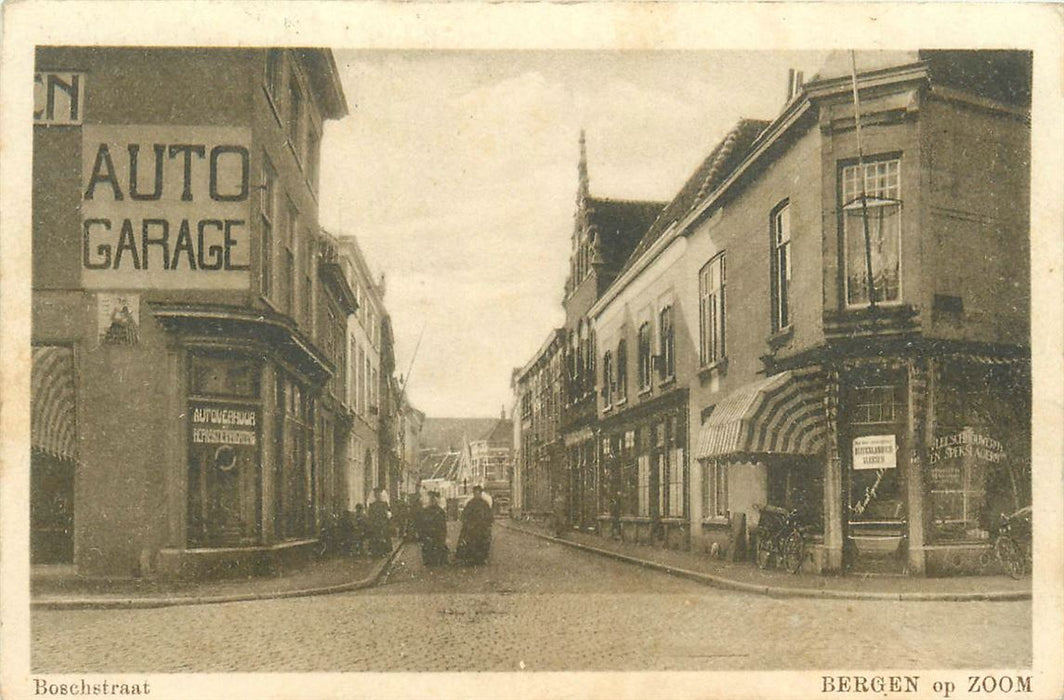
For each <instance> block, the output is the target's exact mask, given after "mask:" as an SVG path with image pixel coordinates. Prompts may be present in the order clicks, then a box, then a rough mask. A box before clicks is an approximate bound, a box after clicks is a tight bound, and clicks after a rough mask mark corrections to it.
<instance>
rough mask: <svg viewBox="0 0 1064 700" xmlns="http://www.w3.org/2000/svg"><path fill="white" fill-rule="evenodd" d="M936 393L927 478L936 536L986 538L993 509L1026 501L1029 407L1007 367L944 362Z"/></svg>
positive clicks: (1007, 510) (1014, 506)
mask: <svg viewBox="0 0 1064 700" xmlns="http://www.w3.org/2000/svg"><path fill="white" fill-rule="evenodd" d="M938 379H939V381H937V382H936V392H935V419H936V420H935V433H934V438H933V439H932V441H931V444H930V445H929V446H928V455H927V482H928V488H929V491H930V501H931V521H932V529H933V536H934V537H935V539H937V540H940V541H941V540H953V539H977V540H982V539H986V538H987V537H989V535H990V532H991V530H992V529H993V528H994V526H995V525H996V516H997V515H998V514H999V513H1011V512H1013V511H1014V510H1016V509H1018V508H1020V507H1022V506H1025V505H1029V504H1030V502H1031V501H1030V498H1031V496H1030V469H1029V466H1028V465H1029V463H1030V461H1029V451H1028V449H1029V448H1028V440H1029V438H1028V436H1029V434H1030V433H1029V421H1030V412H1029V407H1028V406H1027V405H1026V404H1025V403H1024V402H1023V401H1018V400H1017V397H1020V396H1025V395H1027V394H1026V393H1025V391H1021V390H1018V389H1016V388H1014V387H1011V385H1010V382H1009V377H1008V373H1007V370H1003V369H1001V368H997V369H989V368H985V367H983V368H979V367H974V368H973V367H968V368H965V367H964V366H963V365H955V366H953V367H946V368H945V369H944V370H943V371H942V372H941V373H940V375H939V378H938Z"/></svg>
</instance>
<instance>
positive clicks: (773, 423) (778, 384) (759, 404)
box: [695, 369, 827, 459]
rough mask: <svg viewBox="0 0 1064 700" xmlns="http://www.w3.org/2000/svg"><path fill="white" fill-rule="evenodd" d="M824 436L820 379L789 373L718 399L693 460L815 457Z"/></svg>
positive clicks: (812, 373)
mask: <svg viewBox="0 0 1064 700" xmlns="http://www.w3.org/2000/svg"><path fill="white" fill-rule="evenodd" d="M826 434H827V417H826V414H825V409H824V377H823V374H822V373H820V372H819V371H818V370H816V369H803V370H789V371H786V372H780V373H779V374H774V375H772V376H771V377H767V378H765V379H762V380H760V381H757V382H752V383H750V384H747V385H746V386H743V387H741V388H740V389H737V390H736V391H734V392H733V393H731V394H729V395H728V396H726V397H724V398H723V399H721V401H720V402H719V403H717V405H716V407H715V408H714V409H713V412H712V413H711V414H710V415H709V418H708V419H707V420H706V422H705V424H703V425H702V430H701V431H700V432H699V435H698V450H697V452H696V453H695V457H696V458H697V459H715V458H720V457H727V456H739V455H750V456H757V455H773V454H775V455H810V456H813V455H819V454H821V452H822V450H823V447H824V438H825V435H826Z"/></svg>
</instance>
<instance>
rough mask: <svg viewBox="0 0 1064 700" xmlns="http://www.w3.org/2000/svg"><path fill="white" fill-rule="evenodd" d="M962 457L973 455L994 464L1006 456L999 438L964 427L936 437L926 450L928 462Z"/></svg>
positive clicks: (935, 462) (932, 462)
mask: <svg viewBox="0 0 1064 700" xmlns="http://www.w3.org/2000/svg"><path fill="white" fill-rule="evenodd" d="M962 457H973V458H975V459H980V460H983V461H984V462H990V463H992V464H996V463H998V462H1001V461H1004V460H1005V458H1006V453H1005V446H1004V445H1002V444H1001V441H1000V440H995V439H994V438H992V437H990V436H988V435H983V434H982V433H978V432H976V431H975V429H974V428H970V427H969V428H964V429H963V430H960V431H958V432H956V433H952V434H950V435H943V436H941V437H936V438H935V440H934V442H933V443H931V449H930V450H928V458H927V461H928V464H937V463H938V462H941V461H944V460H950V459H958V458H962Z"/></svg>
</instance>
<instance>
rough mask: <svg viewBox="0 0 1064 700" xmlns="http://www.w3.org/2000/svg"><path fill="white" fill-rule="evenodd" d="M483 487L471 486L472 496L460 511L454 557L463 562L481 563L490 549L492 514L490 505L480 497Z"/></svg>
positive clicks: (484, 560)
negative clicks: (459, 523) (459, 529)
mask: <svg viewBox="0 0 1064 700" xmlns="http://www.w3.org/2000/svg"><path fill="white" fill-rule="evenodd" d="M483 491H484V490H483V489H482V488H481V487H480V486H474V487H473V498H471V499H470V501H469V503H467V504H466V507H465V510H463V511H462V530H461V534H459V536H458V547H457V549H456V550H455V557H456V558H457V559H458V561H459V562H461V563H463V564H483V563H484V562H486V561H487V560H488V552H489V550H490V549H491V525H492V522H493V521H494V519H495V518H494V516H493V515H492V512H491V506H489V505H488V502H487V501H486V500H484V499H483V498H482V497H481V493H483Z"/></svg>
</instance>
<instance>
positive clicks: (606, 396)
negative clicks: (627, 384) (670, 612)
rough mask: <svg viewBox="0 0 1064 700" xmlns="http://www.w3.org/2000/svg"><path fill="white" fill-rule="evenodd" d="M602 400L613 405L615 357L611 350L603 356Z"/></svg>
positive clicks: (607, 404) (608, 404)
mask: <svg viewBox="0 0 1064 700" xmlns="http://www.w3.org/2000/svg"><path fill="white" fill-rule="evenodd" d="M602 401H603V403H604V404H605V405H606V406H607V407H609V406H612V405H613V357H612V356H611V354H610V351H609V350H607V351H606V353H605V354H604V355H603V356H602Z"/></svg>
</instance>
